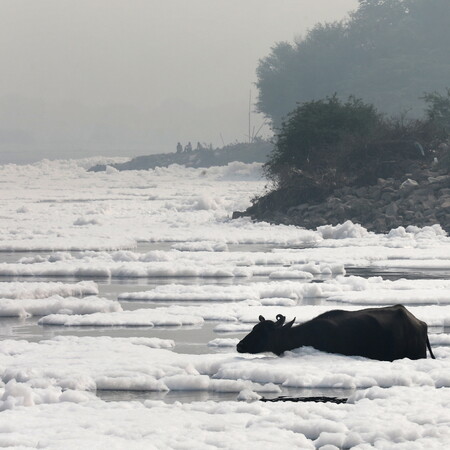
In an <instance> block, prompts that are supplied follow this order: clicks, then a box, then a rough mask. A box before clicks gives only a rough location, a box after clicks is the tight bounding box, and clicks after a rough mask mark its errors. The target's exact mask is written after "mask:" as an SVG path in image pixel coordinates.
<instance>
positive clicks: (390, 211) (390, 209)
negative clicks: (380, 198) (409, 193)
mask: <svg viewBox="0 0 450 450" xmlns="http://www.w3.org/2000/svg"><path fill="white" fill-rule="evenodd" d="M397 214H398V206H397V203H395V202H393V203H390V204H389V205H387V207H386V216H387V217H390V218H395V217H397Z"/></svg>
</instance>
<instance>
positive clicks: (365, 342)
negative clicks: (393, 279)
mask: <svg viewBox="0 0 450 450" xmlns="http://www.w3.org/2000/svg"><path fill="white" fill-rule="evenodd" d="M259 320H260V322H259V323H258V324H257V325H255V326H254V327H253V330H252V331H251V332H250V333H249V334H248V335H247V336H246V337H245V338H244V339H242V341H241V342H239V344H237V347H236V348H237V351H238V352H239V353H261V352H272V353H275V354H276V355H281V354H282V353H283V352H285V351H287V350H292V349H294V348H298V347H303V346H311V347H314V348H315V349H317V350H321V351H324V352H329V353H340V354H342V355H348V356H364V357H366V358H371V359H378V360H380V361H393V360H394V359H401V358H410V359H420V358H426V357H427V347H428V350H429V352H430V355H431V357H432V358H434V355H433V352H432V351H431V346H430V341H429V340H428V334H427V324H426V323H425V322H422V321H421V320H419V319H417V318H416V317H414V316H413V315H412V314H411V313H410V312H409V311H408V310H407V309H406V308H405V307H404V306H403V305H395V306H387V307H384V308H367V309H361V310H359V311H342V310H333V311H328V312H326V313H323V314H320V316H317V317H315V318H314V319H312V320H310V321H308V322H305V323H303V324H301V325H297V326H295V327H293V326H292V325H293V323H294V321H295V319H294V320H293V321H292V322H289V323H287V324H285V323H284V322H285V320H286V318H285V317H284V316H282V315H281V314H278V315H277V321H276V322H273V321H271V320H265V319H264V317H263V316H259Z"/></svg>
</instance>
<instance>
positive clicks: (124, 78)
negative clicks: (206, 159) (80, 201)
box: [0, 0, 358, 163]
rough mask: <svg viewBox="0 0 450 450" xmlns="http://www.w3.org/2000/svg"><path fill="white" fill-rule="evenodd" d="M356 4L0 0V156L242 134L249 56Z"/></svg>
mask: <svg viewBox="0 0 450 450" xmlns="http://www.w3.org/2000/svg"><path fill="white" fill-rule="evenodd" d="M357 3H358V2H357V0H0V55H1V61H2V70H1V71H0V152H1V153H2V155H3V158H2V157H0V163H1V162H2V159H3V162H5V159H6V160H7V159H10V160H12V159H14V158H15V159H17V160H19V159H25V158H29V157H30V155H34V158H38V157H42V156H51V157H54V156H55V155H56V153H58V155H60V156H62V157H63V156H65V155H69V156H71V157H73V156H77V155H79V156H85V155H86V154H94V155H96V154H104V155H137V154H146V153H158V152H167V151H174V149H175V145H176V143H177V141H181V142H182V143H183V144H185V143H187V142H188V141H192V143H193V144H194V146H195V144H196V142H197V141H202V142H207V143H209V142H211V143H212V144H213V145H222V139H223V142H225V143H230V142H234V141H236V140H239V141H242V140H245V139H246V134H247V130H248V101H249V91H250V89H252V91H253V92H252V96H253V100H255V99H256V95H257V92H256V89H255V88H254V86H253V83H254V82H255V80H256V76H255V69H256V66H257V64H258V60H259V59H260V58H262V57H264V56H266V55H267V54H268V53H269V51H270V48H271V47H272V46H273V45H274V44H275V43H276V42H279V41H286V40H287V41H292V40H293V39H294V38H295V37H296V36H299V35H302V34H304V33H305V32H306V30H307V29H308V28H310V27H312V26H313V25H314V24H315V23H317V22H324V21H332V20H340V19H342V18H344V17H345V16H346V14H347V12H348V11H350V10H352V9H354V8H355V7H356V6H357ZM252 120H253V124H254V125H255V126H256V127H257V126H258V125H259V123H261V118H258V117H257V116H256V115H255V116H254V117H253V119H252Z"/></svg>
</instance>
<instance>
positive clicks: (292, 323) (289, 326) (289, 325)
mask: <svg viewBox="0 0 450 450" xmlns="http://www.w3.org/2000/svg"><path fill="white" fill-rule="evenodd" d="M295 319H296V317H294V320H291V321H290V322H288V323H287V324H286V325H285V326H284V328H291V327H292V325H294V322H295Z"/></svg>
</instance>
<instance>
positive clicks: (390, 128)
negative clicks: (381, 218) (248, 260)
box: [264, 90, 450, 194]
mask: <svg viewBox="0 0 450 450" xmlns="http://www.w3.org/2000/svg"><path fill="white" fill-rule="evenodd" d="M423 99H424V100H425V102H426V117H424V118H422V119H409V120H407V119H405V117H402V116H400V117H397V118H387V117H385V116H383V115H381V114H380V113H378V111H377V109H376V108H375V107H374V106H373V105H372V104H369V103H365V102H364V101H363V100H361V99H358V98H355V97H349V98H348V99H347V100H345V101H343V100H340V99H339V98H338V97H337V96H336V95H333V96H331V97H327V98H325V99H322V100H312V101H308V102H304V103H301V104H299V105H298V106H297V107H296V108H295V109H294V110H293V111H292V112H291V113H290V114H288V116H287V119H286V120H285V121H284V122H283V123H282V125H281V128H280V130H279V132H278V134H277V136H276V142H275V147H274V149H273V151H272V153H271V154H270V157H269V160H268V162H267V163H266V164H265V166H264V168H265V172H266V175H267V177H268V178H269V179H271V180H272V181H273V182H275V185H276V188H280V187H281V188H285V187H287V186H288V187H289V188H290V189H291V188H292V189H294V190H297V189H298V188H300V189H301V186H303V187H305V183H306V185H307V189H308V190H311V189H313V190H314V192H315V193H319V194H326V193H327V192H330V191H331V190H333V189H334V188H336V187H339V186H343V185H352V184H358V185H364V184H371V183H373V182H376V180H377V178H379V177H390V176H399V175H402V174H403V173H404V171H405V170H406V167H407V166H408V164H409V161H411V160H417V159H419V160H420V159H421V160H423V161H426V160H427V159H428V160H429V161H431V160H432V159H433V157H434V154H433V153H432V149H437V148H439V145H440V144H441V145H442V144H443V143H445V142H446V141H447V140H448V138H449V136H450V90H447V92H446V95H442V94H439V93H438V92H433V93H429V94H425V96H424V97H423ZM445 145H446V144H445ZM305 180H306V181H305ZM295 185H297V186H295Z"/></svg>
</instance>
